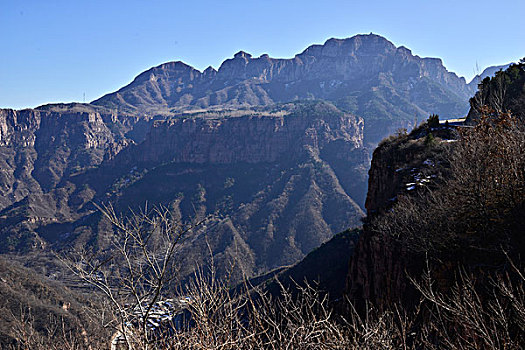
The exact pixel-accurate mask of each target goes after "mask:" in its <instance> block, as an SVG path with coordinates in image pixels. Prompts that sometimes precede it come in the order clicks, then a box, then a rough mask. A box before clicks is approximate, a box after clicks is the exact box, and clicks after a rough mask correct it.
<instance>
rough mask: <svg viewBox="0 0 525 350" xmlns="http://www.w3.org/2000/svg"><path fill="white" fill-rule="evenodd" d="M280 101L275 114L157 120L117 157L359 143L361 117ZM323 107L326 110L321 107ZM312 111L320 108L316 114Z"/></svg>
mask: <svg viewBox="0 0 525 350" xmlns="http://www.w3.org/2000/svg"><path fill="white" fill-rule="evenodd" d="M290 108H291V109H290V110H287V106H283V110H282V111H281V112H280V113H278V115H257V114H255V115H253V114H250V115H247V116H240V117H233V118H220V119H205V118H184V117H181V118H176V119H170V120H166V121H156V122H155V123H153V125H152V128H151V130H150V132H149V134H148V136H147V137H146V139H145V140H144V142H142V143H141V144H140V145H138V146H136V147H134V148H130V149H129V150H127V151H126V152H124V153H123V154H122V155H121V156H120V157H119V158H118V159H116V160H115V161H116V162H119V161H123V160H121V158H122V159H124V158H125V157H126V156H128V158H127V160H126V161H127V162H129V163H130V164H131V163H134V162H139V163H140V162H144V163H155V162H161V161H170V162H177V163H201V164H204V163H207V164H232V163H240V162H245V163H268V162H275V161H278V160H281V159H298V158H299V157H304V156H305V155H306V153H308V152H309V153H311V155H312V156H319V154H320V152H321V151H322V150H323V149H324V148H325V147H326V146H328V145H329V144H330V143H332V142H336V141H340V142H342V144H344V145H348V146H349V147H351V148H352V149H355V148H361V147H363V120H362V119H360V118H356V117H354V116H351V115H349V114H345V113H343V112H341V111H338V110H337V109H336V108H334V107H333V106H330V105H328V104H318V105H317V106H315V107H313V108H314V109H315V108H317V109H319V111H308V112H306V113H304V114H303V111H302V110H301V109H300V108H296V109H294V107H290ZM323 108H325V110H322V109H323ZM315 113H319V114H318V115H315Z"/></svg>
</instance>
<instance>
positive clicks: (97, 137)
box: [0, 34, 488, 276]
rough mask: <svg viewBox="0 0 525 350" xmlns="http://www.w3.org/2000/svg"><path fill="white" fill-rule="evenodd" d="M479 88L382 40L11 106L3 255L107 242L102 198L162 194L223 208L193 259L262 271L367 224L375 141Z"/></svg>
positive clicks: (462, 101)
mask: <svg viewBox="0 0 525 350" xmlns="http://www.w3.org/2000/svg"><path fill="white" fill-rule="evenodd" d="M487 74H488V73H487ZM474 91H475V87H474V86H473V85H472V83H470V84H467V83H466V81H465V79H464V78H460V77H458V76H457V75H456V74H454V73H452V72H449V71H448V70H447V69H446V68H445V67H444V66H443V64H442V62H441V60H440V59H436V58H421V57H419V56H416V55H413V54H412V53H411V51H410V50H409V49H407V48H405V47H396V46H395V45H393V44H392V43H391V42H389V41H388V40H387V39H385V38H383V37H381V36H378V35H373V34H370V35H357V36H354V37H351V38H348V39H330V40H328V41H326V42H325V43H324V44H323V45H313V46H310V47H308V48H307V49H305V50H304V51H303V52H302V53H300V54H298V55H296V56H295V57H294V58H292V59H274V58H270V57H269V56H268V55H262V56H260V57H257V58H253V57H252V56H251V55H249V54H248V53H245V52H242V51H241V52H239V53H237V54H235V55H234V57H233V58H232V59H228V60H226V61H224V62H223V64H222V65H221V66H220V68H219V69H218V70H215V69H213V68H211V67H210V68H208V69H206V70H205V71H203V72H200V71H198V70H196V69H194V68H192V67H191V66H189V65H187V64H185V63H182V62H169V63H165V64H162V65H160V66H158V67H154V68H151V69H149V70H147V71H145V72H143V73H141V74H140V75H138V76H137V77H136V78H135V79H134V80H133V82H131V83H130V84H129V85H127V86H125V87H123V88H122V89H120V90H118V91H117V92H114V93H111V94H108V95H105V96H103V97H101V98H100V99H98V100H96V101H93V102H91V103H89V104H55V105H45V106H41V107H38V108H36V109H27V110H20V111H14V110H9V109H5V110H0V164H1V165H2V172H1V174H0V193H1V194H2V196H1V198H0V241H1V243H2V244H1V245H0V247H1V248H0V249H1V251H2V252H3V253H15V252H16V253H27V252H30V251H44V252H46V251H49V250H50V249H58V250H61V249H69V248H70V247H85V246H89V247H93V248H94V249H104V247H105V246H107V242H108V237H110V236H111V232H112V228H111V226H110V225H109V224H108V223H107V222H106V221H105V220H104V217H103V216H101V215H100V213H99V212H98V210H97V208H96V206H95V205H94V204H101V203H113V205H114V206H115V208H116V209H117V210H118V211H119V212H122V213H124V214H125V213H129V210H130V209H133V210H136V209H137V208H140V207H143V206H144V205H145V203H146V202H147V203H149V205H150V206H151V205H164V206H166V207H169V208H171V210H172V211H173V213H175V215H178V216H180V217H181V218H189V217H192V216H197V217H204V216H209V215H211V216H213V220H212V224H210V225H209V227H207V228H206V230H202V231H200V232H197V233H196V236H195V239H194V240H192V242H191V244H189V243H188V244H186V245H185V246H184V247H183V249H182V250H181V253H180V256H181V257H184V259H185V261H186V265H187V266H194V264H195V263H198V262H202V261H203V259H204V256H206V255H207V254H209V250H210V248H211V252H212V255H213V256H214V257H215V259H216V260H217V261H218V262H219V263H220V264H219V265H222V266H226V265H228V261H231V260H232V259H233V260H236V261H238V262H239V264H240V265H241V267H242V269H239V271H241V270H242V271H243V273H245V274H247V275H249V276H251V275H256V274H260V273H264V272H266V271H268V270H270V269H273V268H276V267H279V266H282V265H288V264H292V263H295V262H296V261H298V260H299V259H301V258H302V257H304V256H305V255H306V254H307V253H308V252H310V251H311V250H312V249H313V248H315V247H317V246H319V245H320V244H321V243H323V242H325V241H326V240H328V239H329V238H330V237H332V236H333V235H334V234H335V233H337V232H340V231H343V230H345V229H347V228H351V227H356V226H359V225H360V219H361V218H362V217H363V215H364V211H363V208H364V200H365V196H366V189H367V169H368V166H369V163H370V150H371V147H374V146H375V145H376V144H377V142H379V141H380V140H381V139H382V138H384V137H385V136H387V135H389V134H391V133H393V132H395V131H396V130H398V129H399V128H403V127H404V128H410V127H412V126H413V125H415V123H417V120H421V119H423V118H425V119H426V117H427V116H428V115H429V114H430V113H438V114H440V115H442V116H446V117H456V116H462V115H465V114H466V112H467V111H468V108H469V104H468V98H469V97H470V96H471V95H473V92H474ZM68 247H69V248H68ZM190 270H191V268H188V271H187V273H189V272H190Z"/></svg>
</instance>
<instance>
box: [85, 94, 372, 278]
mask: <svg viewBox="0 0 525 350" xmlns="http://www.w3.org/2000/svg"><path fill="white" fill-rule="evenodd" d="M362 142H363V120H362V119H360V118H357V117H354V116H352V115H349V114H346V113H343V112H341V111H339V110H338V109H336V108H335V107H334V106H332V105H330V104H327V103H313V104H306V105H305V104H291V105H286V106H282V109H280V110H279V111H278V112H277V113H275V112H274V113H262V114H257V113H255V114H254V113H251V112H250V113H248V115H245V116H238V117H226V118H221V119H209V118H182V117H181V118H176V119H172V120H166V121H157V122H155V123H154V124H153V127H152V129H151V131H150V133H149V134H148V135H147V136H146V138H145V140H144V142H142V143H140V144H138V145H136V146H133V147H129V148H128V149H126V150H124V151H122V152H121V153H120V154H118V155H117V156H116V157H115V158H114V159H113V160H111V161H108V162H106V163H105V164H103V165H102V166H101V167H100V169H97V170H94V171H93V172H92V173H86V174H85V175H83V176H81V177H80V178H79V179H76V180H75V182H86V183H91V182H94V181H97V182H98V183H99V185H100V184H101V183H104V185H103V186H102V187H100V190H99V192H100V193H101V194H102V193H107V195H108V196H109V197H108V198H109V200H111V201H114V203H115V205H116V207H117V208H118V209H119V210H122V211H126V210H127V209H128V208H130V207H131V208H137V207H139V206H141V205H143V203H144V202H148V203H151V204H163V205H167V206H169V207H171V208H173V210H175V211H176V212H177V213H179V215H181V216H182V217H190V216H192V215H195V214H196V213H197V214H198V215H207V214H212V213H213V214H214V215H217V214H218V215H219V216H220V217H221V219H220V220H218V221H216V222H215V224H214V225H210V228H209V229H208V230H207V232H205V233H202V234H199V235H198V237H196V238H195V240H194V241H193V243H192V245H191V247H187V249H186V250H185V253H184V254H182V255H183V256H191V257H194V259H195V261H197V260H199V259H202V257H203V256H206V255H207V254H208V253H207V249H208V246H207V244H210V246H211V248H212V250H213V254H214V255H215V256H216V259H218V260H220V261H221V264H223V266H224V265H227V261H226V260H228V259H230V260H234V261H237V262H238V263H239V264H240V266H241V267H242V268H243V269H244V272H245V273H247V274H248V275H252V274H255V273H262V272H265V271H267V270H268V269H271V268H275V267H277V266H282V265H286V264H292V263H295V262H296V261H298V260H299V259H301V258H302V257H303V256H304V255H305V254H307V253H308V252H309V251H310V250H311V249H313V248H315V247H316V246H318V245H320V244H321V243H323V242H324V241H326V240H327V239H329V238H330V237H332V236H333V235H334V234H335V233H337V232H340V231H342V230H344V229H346V228H348V227H354V226H356V225H358V224H359V220H360V218H361V217H362V215H363V212H362V209H361V208H360V207H359V205H358V204H357V201H362V198H363V195H364V188H365V187H366V183H365V181H366V166H367V163H368V156H367V151H366V149H365V148H363V145H362ZM108 174H117V175H116V176H114V177H113V178H111V177H108ZM95 179H96V180H95ZM94 186H95V185H94ZM83 230H84V231H85V230H90V231H91V232H92V234H94V235H97V234H99V231H98V228H97V227H93V226H90V227H87V226H85V225H84V226H83V225H80V224H79V226H78V227H76V228H75V231H76V232H78V233H79V234H80V232H81V231H83ZM206 241H208V243H206ZM219 265H220V264H219ZM193 267H194V261H193V262H192V264H191V266H189V268H190V269H191V268H193Z"/></svg>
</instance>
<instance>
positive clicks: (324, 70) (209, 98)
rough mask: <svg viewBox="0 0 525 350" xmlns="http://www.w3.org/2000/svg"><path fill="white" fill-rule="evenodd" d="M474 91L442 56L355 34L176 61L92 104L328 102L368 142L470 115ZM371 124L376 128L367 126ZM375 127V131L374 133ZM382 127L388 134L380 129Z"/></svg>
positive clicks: (152, 109) (158, 110)
mask: <svg viewBox="0 0 525 350" xmlns="http://www.w3.org/2000/svg"><path fill="white" fill-rule="evenodd" d="M472 92H473V90H472V88H471V87H470V86H469V85H467V84H466V82H465V79H464V78H459V77H458V76H456V74H454V73H452V72H449V71H447V70H446V68H445V67H444V66H443V63H442V62H441V60H440V59H434V58H420V57H418V56H415V55H413V54H412V52H411V51H410V50H408V49H407V48H405V47H396V46H395V45H393V44H392V43H391V42H389V41H388V40H386V39H385V38H383V37H381V36H378V35H373V34H370V35H356V36H354V37H351V38H348V39H330V40H328V41H326V42H325V43H324V44H323V45H312V46H310V47H308V48H307V49H306V50H304V51H303V52H302V53H300V54H298V55H296V56H295V57H294V58H291V59H274V58H270V57H269V56H268V55H262V56H260V57H252V56H251V55H250V54H248V53H246V52H243V51H240V52H238V53H236V54H235V55H234V57H233V58H231V59H228V60H226V61H224V62H223V63H222V64H221V66H220V68H219V69H218V70H217V71H216V70H214V69H213V68H211V67H210V68H208V69H206V70H205V71H204V72H200V71H198V70H196V69H194V68H192V67H191V66H188V65H186V64H184V63H182V62H169V63H165V64H162V65H160V66H157V67H154V68H151V69H150V70H148V71H146V72H144V73H142V74H140V75H139V76H138V77H137V78H136V79H135V80H134V81H133V82H132V83H130V84H129V85H128V86H125V87H123V88H122V89H120V90H118V91H117V92H115V93H112V94H108V95H105V96H103V97H101V98H100V99H98V100H96V101H93V102H92V103H93V104H94V105H97V106H105V107H108V108H111V109H117V110H120V111H131V112H133V113H139V114H142V115H155V114H164V115H166V114H170V113H173V112H178V111H183V110H188V109H199V108H211V107H213V108H224V107H239V106H260V105H263V106H267V105H271V104H274V103H280V102H289V101H294V100H303V99H325V100H330V101H333V102H335V103H336V104H337V105H338V107H340V108H342V109H344V110H346V111H348V112H351V113H354V114H357V115H359V116H362V117H363V118H365V127H366V128H367V129H366V130H365V134H367V133H368V131H370V137H368V136H367V135H365V138H369V139H370V140H369V141H368V142H370V143H377V142H378V141H379V140H381V139H382V138H383V137H385V136H387V135H388V133H389V132H391V131H395V130H397V129H398V128H400V127H409V126H411V125H413V122H414V117H416V118H417V117H419V118H426V117H427V116H428V114H429V113H438V114H441V115H447V116H457V115H463V114H465V113H466V112H467V111H468V98H469V96H471V94H472ZM369 120H370V121H371V124H370V127H368V126H367V123H368V121H369ZM374 130H375V133H374ZM377 130H383V131H382V132H379V133H378V132H377Z"/></svg>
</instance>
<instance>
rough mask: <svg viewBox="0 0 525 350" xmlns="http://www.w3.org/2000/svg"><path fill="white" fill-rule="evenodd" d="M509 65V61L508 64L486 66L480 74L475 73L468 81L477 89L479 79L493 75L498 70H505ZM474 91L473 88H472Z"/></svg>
mask: <svg viewBox="0 0 525 350" xmlns="http://www.w3.org/2000/svg"><path fill="white" fill-rule="evenodd" d="M509 66H510V63H509V64H503V65H501V66H490V67H487V68H485V69H484V70H483V72H482V73H481V74H477V75H476V76H475V77H474V78H472V80H471V81H470V83H468V84H469V85H470V86H471V88H472V89H477V88H478V84H479V83H481V81H482V80H483V79H485V78H487V77H489V78H490V77H493V76H494V75H495V74H496V72H499V71H500V70H506V69H507V68H509ZM474 91H475V90H474Z"/></svg>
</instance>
